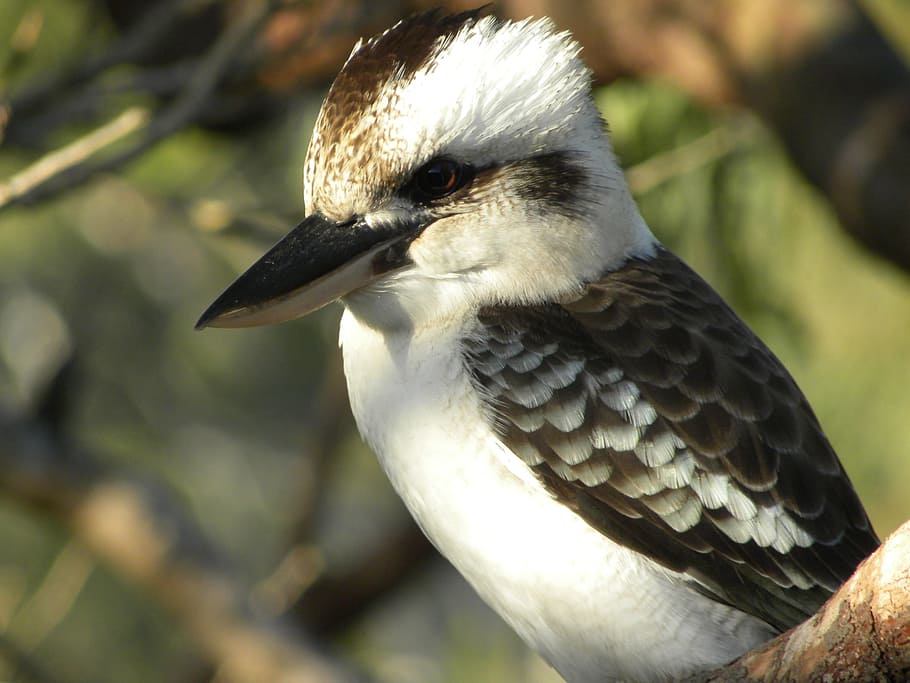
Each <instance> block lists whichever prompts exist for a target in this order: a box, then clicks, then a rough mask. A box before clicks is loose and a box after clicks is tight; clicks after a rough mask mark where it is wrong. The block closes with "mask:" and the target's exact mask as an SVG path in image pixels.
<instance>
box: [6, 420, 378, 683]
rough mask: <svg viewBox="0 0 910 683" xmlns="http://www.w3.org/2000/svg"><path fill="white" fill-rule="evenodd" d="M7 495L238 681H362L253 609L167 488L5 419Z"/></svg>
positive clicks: (281, 622) (284, 624)
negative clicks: (78, 545) (41, 515)
mask: <svg viewBox="0 0 910 683" xmlns="http://www.w3.org/2000/svg"><path fill="white" fill-rule="evenodd" d="M0 433H3V435H4V438H3V440H2V441H0V491H3V492H5V493H7V494H9V495H11V496H12V497H14V498H16V499H18V500H20V501H23V502H26V503H28V504H30V505H31V506H33V507H35V508H38V509H41V510H44V511H45V512H47V513H50V514H51V515H52V516H54V517H55V518H57V519H58V520H60V521H61V522H62V523H64V524H66V525H67V526H69V527H70V528H71V529H72V530H73V532H74V533H75V535H76V536H77V537H78V538H79V539H81V541H82V542H83V543H85V544H86V546H87V547H89V548H90V549H91V550H92V551H93V552H94V554H95V555H96V556H98V557H99V558H101V559H103V560H104V561H106V562H107V564H108V565H110V566H111V567H112V568H113V569H115V570H116V571H117V572H119V573H120V574H122V575H123V576H124V577H126V578H127V579H130V580H131V581H132V582H134V583H136V584H137V585H140V586H142V587H143V588H145V589H146V590H147V591H149V592H150V593H151V594H153V595H154V596H155V598H156V599H157V600H158V601H159V602H160V603H161V604H163V605H164V606H166V607H167V608H168V609H169V610H170V611H171V613H172V614H173V615H175V617H176V618H177V620H178V621H179V622H180V623H181V624H182V625H183V627H184V628H185V629H186V631H187V632H188V633H189V634H190V636H191V637H192V638H193V639H194V640H195V642H196V643H197V644H198V645H199V647H200V649H201V650H202V651H203V652H204V653H205V654H206V656H207V657H208V659H209V661H211V662H212V663H213V665H214V667H215V669H216V670H218V671H219V672H221V673H223V674H224V675H225V677H226V678H227V679H228V680H231V681H236V682H238V683H246V682H248V683H258V682H260V681H276V682H290V681H301V682H302V681H305V682H306V683H317V682H319V683H321V682H326V683H328V682H333V683H340V682H342V681H345V682H347V681H357V680H364V679H365V677H364V675H363V674H360V673H358V672H355V671H354V670H353V669H351V668H350V667H348V666H345V665H343V664H341V663H340V662H339V661H337V659H336V658H334V657H332V656H330V655H329V654H328V653H326V652H324V651H322V650H321V649H320V648H318V647H317V646H316V645H314V644H313V643H312V641H311V640H310V639H308V638H307V637H306V636H305V635H304V634H302V633H300V631H299V630H298V629H297V628H295V627H294V626H293V624H292V623H291V622H290V621H289V620H287V619H282V618H279V617H268V616H263V615H260V614H257V613H254V611H253V610H252V609H251V607H250V605H249V601H248V600H247V596H248V593H249V587H248V586H247V585H245V584H244V583H243V582H242V581H240V580H239V579H238V578H237V572H236V571H235V570H234V569H233V568H232V567H231V564H230V563H229V562H228V561H227V559H226V558H225V557H224V556H222V555H221V554H220V553H219V552H218V551H217V550H216V549H215V548H214V547H213V546H212V545H211V543H210V542H208V540H207V539H206V538H205V537H204V536H203V535H202V533H201V532H200V531H199V529H198V528H197V527H196V526H195V524H193V522H192V521H191V520H190V519H189V518H188V517H187V516H186V515H185V514H183V512H182V508H181V506H180V505H178V504H177V503H176V502H175V501H174V500H173V499H172V497H171V496H170V495H169V494H168V492H167V491H166V490H165V489H163V488H162V487H161V486H159V485H157V484H155V483H153V482H151V481H149V480H147V479H143V478H140V477H137V476H125V475H123V474H118V473H115V472H112V471H109V470H108V469H107V468H105V467H102V466H101V465H100V464H98V463H97V462H96V461H95V460H94V459H92V458H90V457H88V456H87V455H86V454H84V453H82V452H80V451H77V450H75V449H72V448H69V447H66V446H65V445H64V444H61V443H59V442H58V441H57V440H56V439H55V438H54V436H53V435H52V434H51V433H50V432H49V431H48V430H46V429H44V428H42V427H40V426H39V425H37V424H35V423H32V422H29V421H25V420H16V419H12V418H10V417H9V416H8V415H5V414H2V413H0Z"/></svg>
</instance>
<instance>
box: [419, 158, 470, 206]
mask: <svg viewBox="0 0 910 683" xmlns="http://www.w3.org/2000/svg"><path fill="white" fill-rule="evenodd" d="M471 177H472V174H471V167H470V166H468V165H466V164H460V163H458V162H457V161H455V160H454V159H448V158H446V157H438V158H436V159H432V160H430V161H428V162H427V163H425V164H424V165H423V166H421V167H420V169H419V170H418V171H417V173H416V174H414V181H413V183H414V189H415V190H416V191H417V193H418V195H419V196H420V198H422V199H428V200H431V199H442V198H443V197H446V196H448V195H450V194H452V193H453V192H455V190H458V189H460V188H462V187H464V186H465V185H466V184H467V183H468V181H469V180H470V179H471Z"/></svg>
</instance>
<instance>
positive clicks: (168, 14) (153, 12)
mask: <svg viewBox="0 0 910 683" xmlns="http://www.w3.org/2000/svg"><path fill="white" fill-rule="evenodd" d="M213 2H215V0H165V1H163V2H158V3H149V4H148V7H149V11H148V12H146V14H145V15H144V16H143V17H142V21H140V22H138V23H137V24H136V26H135V27H134V28H133V29H132V30H130V31H128V32H127V33H125V34H124V35H123V36H122V37H121V38H120V39H119V40H118V41H117V42H116V43H114V45H112V46H111V47H110V49H108V50H107V51H106V52H104V53H102V54H99V55H91V56H89V57H88V58H86V59H85V60H84V61H83V62H81V63H79V64H76V65H75V66H74V67H72V68H70V69H68V70H66V71H62V72H60V73H57V74H54V75H52V76H50V77H48V78H46V79H44V80H42V81H40V82H38V83H35V84H32V85H31V86H30V87H28V88H27V89H25V90H23V91H21V92H19V93H16V94H15V95H14V96H13V98H12V107H13V109H14V110H15V111H17V112H22V113H27V112H29V111H32V110H36V109H41V108H45V107H46V105H47V102H48V100H56V99H57V97H58V96H59V94H60V93H61V92H62V91H65V90H67V89H69V88H72V87H74V86H78V85H80V84H82V83H85V82H87V81H89V80H91V79H92V78H94V77H95V76H97V75H98V74H100V73H102V72H103V71H106V70H107V69H109V68H111V67H113V66H117V65H118V64H123V63H125V62H130V61H135V60H139V59H141V58H142V57H143V56H144V55H146V54H147V53H148V52H149V51H150V50H153V49H154V48H155V46H156V45H158V44H159V42H160V41H162V40H163V39H165V38H167V36H168V35H169V33H170V31H171V30H172V28H173V27H174V26H175V25H176V24H178V23H179V22H181V21H183V20H184V19H185V18H186V15H187V14H192V13H197V12H200V11H202V9H204V8H205V7H206V6H207V5H211V4H212V3H213Z"/></svg>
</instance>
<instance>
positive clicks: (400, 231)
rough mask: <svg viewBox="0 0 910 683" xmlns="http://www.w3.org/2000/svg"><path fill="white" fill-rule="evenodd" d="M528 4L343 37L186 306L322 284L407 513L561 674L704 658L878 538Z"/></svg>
mask: <svg viewBox="0 0 910 683" xmlns="http://www.w3.org/2000/svg"><path fill="white" fill-rule="evenodd" d="M580 51H581V48H580V46H579V45H578V43H577V42H576V41H575V40H574V39H573V38H572V37H571V35H569V34H568V33H566V32H562V31H559V30H558V29H557V28H556V27H555V26H554V24H553V23H552V22H551V21H550V20H549V19H547V18H528V19H524V20H518V21H514V20H506V19H501V18H498V17H496V16H494V15H492V14H490V13H488V12H487V11H486V10H475V11H468V12H462V13H458V14H444V13H442V12H440V11H438V10H437V11H429V12H424V13H420V14H417V15H414V16H411V17H409V18H407V19H404V20H402V21H400V22H399V23H397V24H395V25H394V26H393V27H391V28H389V29H388V30H386V31H385V32H383V33H381V34H379V35H377V36H374V37H372V38H370V39H368V40H360V41H359V42H358V43H357V44H356V45H355V46H354V48H353V51H352V52H351V54H350V56H349V57H348V59H347V61H346V62H345V64H344V66H343V67H342V68H341V70H340V72H339V73H338V75H337V77H336V79H335V80H334V82H333V84H332V85H331V87H330V89H329V90H328V93H327V95H326V97H325V100H324V102H323V104H322V108H321V110H320V113H319V115H318V117H317V119H316V122H315V127H314V130H313V133H312V137H311V139H310V143H309V147H308V151H307V155H306V159H305V169H304V187H303V189H304V204H305V216H306V217H305V218H304V219H303V221H302V222H301V223H300V224H299V225H298V226H297V227H295V228H294V229H293V230H291V231H290V232H289V233H288V234H287V235H286V236H285V237H284V238H282V239H281V240H280V241H279V242H278V243H277V244H275V245H274V246H273V247H272V248H271V249H270V250H268V251H267V252H266V253H265V254H264V255H263V256H262V257H261V258H260V259H259V260H258V261H257V262H256V263H254V264H253V265H252V266H251V267H250V268H249V270H247V271H246V272H245V273H244V274H242V275H241V276H239V277H238V278H237V279H236V280H235V281H234V282H233V283H232V284H231V285H229V286H228V287H227V289H226V290H225V291H224V293H223V294H222V295H221V296H220V297H218V298H217V299H216V300H215V302H214V303H213V304H212V305H211V306H210V307H209V308H208V309H207V310H206V311H205V313H204V314H203V315H202V316H201V318H200V319H199V322H198V323H197V327H198V328H204V327H227V328H232V327H247V326H254V325H264V324H270V323H276V322H282V321H286V320H290V319H294V318H298V317H301V316H304V315H306V314H308V313H310V312H312V311H315V310H317V309H319V308H321V307H323V306H325V305H327V304H328V303H330V302H333V301H336V300H340V301H341V302H342V304H343V307H344V311H343V314H342V318H341V322H340V330H339V342H340V346H341V351H342V355H343V360H344V363H343V365H344V373H345V378H346V382H347V388H348V395H349V400H350V406H351V410H352V413H353V415H354V418H355V421H356V423H357V426H358V428H359V431H360V433H361V435H362V436H363V438H364V440H365V441H366V442H367V444H368V445H369V446H370V447H371V448H372V450H373V451H374V452H375V454H376V456H377V458H378V460H379V463H380V465H381V466H382V468H383V470H384V471H385V473H386V475H387V476H388V478H389V480H390V482H391V484H392V486H393V487H394V489H395V490H396V492H397V494H398V495H399V496H400V497H401V499H402V500H403V502H404V504H405V506H406V507H407V508H408V510H409V511H410V513H411V514H412V516H413V517H414V519H415V520H416V522H417V524H418V525H419V526H420V528H421V529H422V530H423V532H424V533H425V534H426V536H427V537H428V538H429V539H430V541H431V542H432V543H433V544H434V545H435V546H436V548H437V549H438V550H439V551H440V553H441V554H442V555H443V556H445V557H446V558H447V559H448V561H449V562H450V563H451V564H452V565H454V567H455V568H456V569H457V570H458V571H459V572H460V573H461V574H462V575H463V576H464V577H465V578H466V579H467V581H468V582H469V583H470V584H471V585H472V586H473V588H474V589H475V590H476V592H477V593H478V594H479V595H480V597H481V598H482V599H483V600H484V601H485V602H487V603H488V604H489V605H490V606H491V607H492V608H493V609H494V610H495V611H496V612H498V613H499V614H500V615H501V617H502V618H503V619H504V620H505V622H507V624H508V625H509V626H510V627H511V628H512V629H513V630H514V631H515V632H516V633H517V634H518V635H519V636H520V637H521V638H522V639H523V640H524V641H525V642H526V643H527V644H528V645H529V646H530V647H531V648H532V649H534V650H536V651H537V652H538V653H539V654H540V655H541V656H542V657H543V658H544V659H545V660H546V661H547V662H548V663H549V664H550V665H551V666H552V667H553V668H554V669H555V670H556V671H557V672H558V673H559V674H560V675H561V676H562V677H563V678H564V679H565V680H567V681H570V682H572V683H575V682H583V683H585V682H588V681H600V682H602V681H668V680H675V679H677V678H679V677H684V676H687V675H690V674H693V673H696V672H701V671H706V670H711V669H713V668H715V667H718V666H721V665H723V664H725V663H727V662H729V661H731V660H734V659H735V658H737V657H738V656H740V655H741V654H743V653H744V652H747V651H748V650H750V649H752V648H754V647H755V646H757V645H759V644H761V643H763V642H765V641H767V640H769V639H771V638H773V637H774V636H775V635H777V634H779V633H781V632H783V631H785V630H787V629H789V628H790V627H792V626H794V625H796V624H798V623H800V622H801V621H803V620H805V619H806V618H808V617H809V616H810V615H812V614H813V613H814V612H815V611H816V610H817V609H818V608H819V607H820V606H821V605H822V604H823V603H824V601H825V600H826V599H827V598H828V597H829V596H830V595H831V594H832V593H833V592H834V591H835V590H836V589H837V588H838V587H839V586H840V585H841V584H842V583H843V582H844V581H845V580H846V578H848V577H849V576H850V575H851V574H852V572H853V571H854V569H855V568H856V566H857V565H858V564H859V562H860V561H862V559H863V558H865V557H866V556H867V555H869V554H870V553H871V552H872V551H873V550H874V549H875V548H876V546H877V545H878V539H877V537H876V534H875V532H874V530H873V527H872V524H871V523H870V520H869V518H868V516H867V514H866V512H865V510H864V508H863V505H862V503H861V502H860V500H859V498H858V495H857V494H856V492H855V490H854V488H853V486H852V485H851V483H850V480H849V478H848V476H847V474H846V473H845V471H844V468H843V467H842V465H841V463H840V461H839V460H838V457H837V455H836V454H835V452H834V450H833V449H832V446H831V444H830V443H829V441H828V439H827V438H826V437H825V434H824V432H823V430H822V428H821V426H820V424H819V421H818V419H817V418H816V416H815V414H814V413H813V411H812V409H811V407H810V406H809V404H808V402H807V399H806V398H805V396H804V395H803V393H802V392H801V391H800V389H799V388H798V387H797V385H796V383H795V381H794V380H793V378H792V377H791V375H790V374H789V373H788V371H787V370H786V369H785V368H784V366H783V365H782V364H781V362H780V361H779V360H778V359H777V358H776V357H775V356H774V354H773V353H772V352H771V351H770V350H769V349H768V347H767V346H766V345H765V344H764V343H763V342H762V341H761V340H760V339H759V338H758V337H757V336H756V335H755V334H754V333H753V332H752V331H751V330H750V329H749V328H748V327H747V325H746V324H745V323H744V322H743V321H742V320H741V319H740V318H739V317H738V316H737V315H736V314H735V313H734V312H733V310H732V309H731V308H730V307H729V306H728V305H727V304H726V303H725V302H724V300H723V299H722V298H721V297H720V295H719V294H718V293H717V292H716V291H715V290H714V289H713V288H712V287H711V286H710V285H709V284H707V283H706V282H705V280H703V279H702V278H701V277H700V276H699V275H697V274H696V273H695V272H694V271H693V270H692V269H691V268H690V267H689V266H687V265H686V264H685V263H684V262H683V261H682V260H681V259H680V258H679V257H677V256H676V255H674V254H673V253H672V252H671V251H669V250H668V249H667V248H666V247H665V246H663V245H662V244H661V243H660V242H659V241H658V239H657V238H656V237H655V236H654V234H653V233H652V232H651V230H650V228H649V227H648V225H647V224H646V223H645V221H644V219H643V218H642V216H641V213H640V212H639V209H638V207H637V205H636V203H635V201H634V199H633V198H632V195H631V193H630V190H629V188H628V185H627V183H626V180H625V178H624V175H623V172H622V170H621V167H620V165H619V162H618V161H617V159H616V157H615V155H614V152H613V149H612V146H611V143H610V140H609V135H608V131H607V128H606V124H605V122H604V120H603V118H602V116H601V114H600V112H599V110H598V109H597V107H596V105H595V103H594V100H593V97H592V75H591V72H590V70H589V69H588V67H587V66H586V65H585V64H584V62H583V60H582V59H581V56H580Z"/></svg>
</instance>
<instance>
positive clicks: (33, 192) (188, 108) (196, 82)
mask: <svg viewBox="0 0 910 683" xmlns="http://www.w3.org/2000/svg"><path fill="white" fill-rule="evenodd" d="M275 2H276V0H248V2H245V3H243V4H242V8H243V12H241V13H240V14H239V16H237V18H236V19H235V20H234V21H233V22H232V23H231V24H230V25H229V26H228V28H227V29H226V30H225V31H224V32H223V33H222V34H221V36H220V37H219V39H218V41H217V42H216V43H215V44H214V45H213V46H212V48H211V49H210V50H209V52H208V54H206V56H205V58H204V59H203V60H202V61H201V63H200V64H199V66H198V67H197V69H196V71H195V72H194V73H193V75H192V77H191V78H190V79H189V80H188V81H187V82H186V83H185V85H184V87H183V89H182V90H181V94H180V95H179V97H177V99H176V100H175V101H174V102H173V104H171V105H170V106H169V107H167V108H165V109H164V110H162V111H161V112H160V113H158V114H157V115H156V116H154V117H153V118H152V119H151V121H150V122H149V124H148V126H146V128H145V131H144V133H143V135H142V136H140V138H139V139H138V140H137V141H136V142H135V143H134V144H132V145H130V146H129V147H127V148H126V149H124V150H122V151H121V152H118V153H117V154H114V155H112V156H111V157H109V158H107V159H104V160H102V161H99V162H96V163H91V161H90V160H85V161H83V162H81V163H78V164H75V165H72V166H69V167H67V168H65V169H63V170H62V171H61V172H60V173H57V174H54V175H50V176H48V177H47V178H45V179H44V181H43V182H41V183H38V184H36V185H34V186H33V187H32V188H31V189H30V190H28V191H27V192H23V193H21V194H18V195H17V196H15V197H11V198H9V199H7V201H6V205H7V206H8V205H12V204H17V203H27V202H33V201H37V200H39V199H44V198H47V197H49V196H52V195H55V194H58V193H60V192H62V191H63V190H67V189H71V188H73V187H75V186H77V185H81V184H82V183H84V182H85V181H87V180H88V179H90V178H92V177H93V176H94V175H96V174H97V173H100V172H104V171H109V170H111V169H114V168H118V167H120V166H122V165H123V164H125V163H127V162H128V161H131V160H132V159H134V158H136V157H137V156H139V155H140V154H142V153H143V152H145V151H147V150H148V149H149V148H151V147H152V146H154V145H155V144H157V143H158V142H160V141H162V140H163V139H165V138H166V137H168V136H169V135H172V134H173V133H175V132H176V131H178V130H180V129H181V128H183V127H185V126H187V125H189V124H191V123H192V122H193V121H194V120H195V119H196V117H197V116H198V115H199V114H200V112H201V111H202V110H203V108H204V107H205V104H206V102H207V101H208V99H209V97H210V96H211V95H212V92H213V91H214V89H215V87H216V86H217V85H218V83H219V81H220V79H221V78H222V76H223V75H224V73H225V72H226V71H227V69H228V68H229V67H230V66H231V64H232V63H233V61H234V59H235V58H236V57H237V55H238V54H239V53H240V52H242V49H243V48H244V47H245V46H246V45H247V44H248V43H249V42H250V41H251V40H252V39H253V38H254V37H255V35H256V34H257V32H258V30H259V28H260V27H261V25H262V23H263V21H265V19H266V18H267V17H268V15H269V12H270V11H271V9H272V7H273V5H274V4H275ZM14 114H15V111H14ZM0 207H2V203H0Z"/></svg>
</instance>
